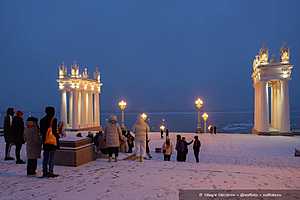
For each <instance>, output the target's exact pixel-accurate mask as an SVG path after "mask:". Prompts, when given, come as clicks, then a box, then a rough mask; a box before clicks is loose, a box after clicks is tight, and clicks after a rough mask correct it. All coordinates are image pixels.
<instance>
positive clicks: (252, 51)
mask: <svg viewBox="0 0 300 200" xmlns="http://www.w3.org/2000/svg"><path fill="white" fill-rule="evenodd" d="M299 7H300V1H293V0H290V1H285V2H282V1H280V0H273V1H259V0H251V1H249V0H248V1H246V0H245V1H240V0H232V1H226V0H212V1H209V2H202V1H201V2H200V1H189V2H181V1H172V2H170V1H151V2H144V1H138V0H129V1H117V3H116V2H110V1H96V2H80V1H79V2H77V1H58V0H53V1H48V2H38V1H33V0H28V1H26V2H25V1H24V2H19V1H14V0H4V1H1V2H0V12H1V16H0V27H1V29H0V39H1V41H2V43H1V47H0V66H1V74H2V77H1V79H0V90H1V93H2V95H1V98H0V110H4V111H5V110H6V108H7V107H9V106H11V105H13V106H14V107H16V108H17V109H23V110H28V111H39V110H40V111H42V112H43V110H44V106H46V105H53V106H55V107H56V109H57V110H59V106H60V102H59V101H60V99H59V91H58V85H57V82H56V79H57V76H58V66H59V65H60V64H61V63H62V62H64V63H65V64H66V65H68V66H70V65H71V64H72V63H73V61H75V60H76V61H77V63H78V64H80V65H81V66H87V67H88V70H89V72H90V73H91V72H93V71H94V69H95V66H97V65H98V66H99V70H100V73H101V79H102V82H103V84H104V85H103V88H102V94H101V110H105V111H107V112H114V111H117V110H118V109H117V102H118V101H119V100H121V99H125V100H126V101H127V102H128V104H129V105H128V111H137V112H140V111H145V112H149V111H150V112H153V111H193V107H194V105H193V103H194V100H195V98H196V97H198V96H199V97H201V98H202V99H203V100H204V109H205V110H207V111H240V110H252V109H253V98H254V97H253V86H252V80H251V72H252V62H253V59H254V57H255V55H256V54H257V53H258V51H259V49H260V48H261V47H262V45H263V44H265V45H266V47H268V48H269V50H270V52H269V54H270V55H269V57H271V55H275V56H276V59H277V60H278V59H279V58H278V57H279V50H280V47H281V46H282V45H283V44H284V43H287V46H288V47H289V48H290V50H291V64H293V65H294V69H293V72H292V80H291V81H289V89H290V108H291V111H292V110H300V104H299V99H300V90H299V89H298V85H299V82H300V76H299V66H300V38H299V35H300V20H298V19H299V18H300V13H299V12H298V10H297V9H298V8H299ZM75 13H76V14H75ZM278 13H284V15H278Z"/></svg>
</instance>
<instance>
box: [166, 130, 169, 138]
mask: <svg viewBox="0 0 300 200" xmlns="http://www.w3.org/2000/svg"><path fill="white" fill-rule="evenodd" d="M166 137H169V129H168V128H167V129H166Z"/></svg>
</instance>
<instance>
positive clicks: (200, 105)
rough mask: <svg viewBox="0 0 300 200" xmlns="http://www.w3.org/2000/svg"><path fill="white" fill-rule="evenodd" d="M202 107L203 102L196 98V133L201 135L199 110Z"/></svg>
mask: <svg viewBox="0 0 300 200" xmlns="http://www.w3.org/2000/svg"><path fill="white" fill-rule="evenodd" d="M202 106H203V101H202V100H201V99H200V98H197V99H196V101H195V107H196V109H197V111H198V124H197V133H201V114H200V109H201V108H202Z"/></svg>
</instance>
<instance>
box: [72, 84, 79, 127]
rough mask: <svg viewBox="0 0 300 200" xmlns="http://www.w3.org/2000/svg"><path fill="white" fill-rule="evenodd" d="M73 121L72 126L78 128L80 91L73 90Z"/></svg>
mask: <svg viewBox="0 0 300 200" xmlns="http://www.w3.org/2000/svg"><path fill="white" fill-rule="evenodd" d="M72 118H73V121H72V122H73V123H72V128H73V129H77V128H78V91H77V90H74V91H73V116H72Z"/></svg>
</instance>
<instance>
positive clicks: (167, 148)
mask: <svg viewBox="0 0 300 200" xmlns="http://www.w3.org/2000/svg"><path fill="white" fill-rule="evenodd" d="M162 149H163V152H164V155H172V153H173V144H172V142H170V145H167V144H166V142H165V143H164V144H163V146H162Z"/></svg>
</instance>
